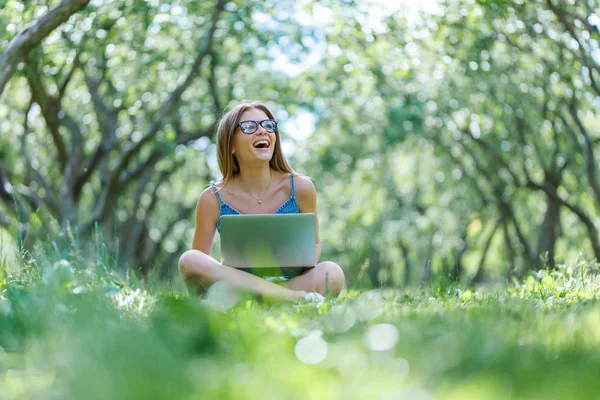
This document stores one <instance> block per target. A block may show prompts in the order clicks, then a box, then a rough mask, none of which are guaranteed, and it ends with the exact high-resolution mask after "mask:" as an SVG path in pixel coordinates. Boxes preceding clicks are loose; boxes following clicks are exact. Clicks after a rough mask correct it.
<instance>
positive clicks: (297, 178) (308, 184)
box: [294, 174, 317, 198]
mask: <svg viewBox="0 0 600 400" xmlns="http://www.w3.org/2000/svg"><path fill="white" fill-rule="evenodd" d="M294 189H295V192H296V197H300V198H302V197H313V196H316V192H317V191H316V189H315V185H314V183H313V181H312V180H311V179H310V178H309V177H308V176H306V175H301V174H294Z"/></svg>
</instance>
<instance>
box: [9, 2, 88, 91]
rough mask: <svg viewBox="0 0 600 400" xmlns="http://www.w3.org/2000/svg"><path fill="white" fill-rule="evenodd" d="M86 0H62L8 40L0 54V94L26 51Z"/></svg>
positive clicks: (84, 3) (78, 8)
mask: <svg viewBox="0 0 600 400" xmlns="http://www.w3.org/2000/svg"><path fill="white" fill-rule="evenodd" d="M88 2H89V0H63V1H61V2H60V4H59V5H58V6H56V7H55V8H53V9H52V10H50V11H48V12H47V13H46V14H44V15H43V16H42V17H41V18H40V19H39V20H38V21H36V22H34V23H33V24H31V25H30V26H28V27H27V28H26V29H25V30H24V31H23V32H21V33H20V34H18V35H17V36H15V37H14V38H13V40H11V41H10V43H9V44H8V46H7V47H6V49H5V50H4V51H3V52H2V54H0V94H2V92H3V91H4V86H5V85H6V83H7V82H8V80H9V79H10V77H11V76H12V74H13V72H15V69H16V68H17V65H18V64H19V63H20V62H21V60H23V58H24V57H25V56H26V55H27V53H29V51H30V50H31V49H33V48H34V47H35V46H37V45H38V44H39V43H40V42H41V41H42V40H43V39H44V38H45V37H46V36H48V35H49V34H50V32H52V31H53V30H54V29H56V27H58V26H59V25H60V24H62V23H63V22H65V21H67V20H68V19H69V18H70V17H71V15H73V14H75V13H76V12H77V11H79V10H80V9H81V8H82V7H83V6H85V5H86V4H87V3H88Z"/></svg>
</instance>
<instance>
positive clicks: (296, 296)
mask: <svg viewBox="0 0 600 400" xmlns="http://www.w3.org/2000/svg"><path fill="white" fill-rule="evenodd" d="M307 294H308V293H306V292H305V291H304V290H294V292H293V298H292V300H293V301H298V300H304V298H305V297H306V295H307Z"/></svg>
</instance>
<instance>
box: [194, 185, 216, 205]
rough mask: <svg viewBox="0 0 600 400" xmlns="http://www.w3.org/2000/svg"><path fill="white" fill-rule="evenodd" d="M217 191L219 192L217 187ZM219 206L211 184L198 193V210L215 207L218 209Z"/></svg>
mask: <svg viewBox="0 0 600 400" xmlns="http://www.w3.org/2000/svg"><path fill="white" fill-rule="evenodd" d="M217 190H219V189H218V187H217ZM219 206H220V201H219V199H218V197H217V194H216V192H215V190H214V189H213V184H212V182H211V184H210V185H209V186H208V187H207V188H206V189H204V190H203V191H202V193H200V197H199V198H198V208H209V209H214V208H215V207H216V208H217V209H218V208H219Z"/></svg>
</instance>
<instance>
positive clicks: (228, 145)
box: [217, 101, 296, 187]
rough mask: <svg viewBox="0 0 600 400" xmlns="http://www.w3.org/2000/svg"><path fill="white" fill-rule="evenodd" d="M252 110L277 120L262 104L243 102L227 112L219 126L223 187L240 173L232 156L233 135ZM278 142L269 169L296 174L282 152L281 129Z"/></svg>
mask: <svg viewBox="0 0 600 400" xmlns="http://www.w3.org/2000/svg"><path fill="white" fill-rule="evenodd" d="M251 108H256V109H258V110H261V111H263V112H264V113H265V114H267V117H269V118H270V119H275V117H274V116H273V113H272V112H271V110H269V109H268V108H267V106H266V105H264V104H263V103H260V102H255V101H253V102H243V103H240V104H238V105H237V106H235V107H233V108H232V109H231V110H229V111H228V112H226V113H225V114H224V115H223V117H221V120H220V121H219V125H218V126H217V160H218V161H219V170H221V174H222V175H223V178H222V179H221V181H220V184H221V187H223V186H225V185H226V184H227V182H229V180H230V179H231V178H233V177H234V176H236V175H238V174H239V173H240V165H239V163H238V160H237V158H236V156H235V154H232V152H231V151H232V146H233V135H234V134H235V131H236V129H237V127H238V126H237V125H238V123H239V122H240V119H241V118H242V114H243V113H244V111H246V110H249V109H251ZM275 135H276V137H277V141H276V142H275V149H274V150H273V157H272V158H271V161H269V167H271V168H272V169H274V170H275V171H282V172H289V173H292V174H296V172H295V171H294V170H293V169H292V167H291V166H290V164H288V162H287V160H286V159H285V156H284V155H283V152H282V151H281V139H280V136H279V129H277V131H275Z"/></svg>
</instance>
